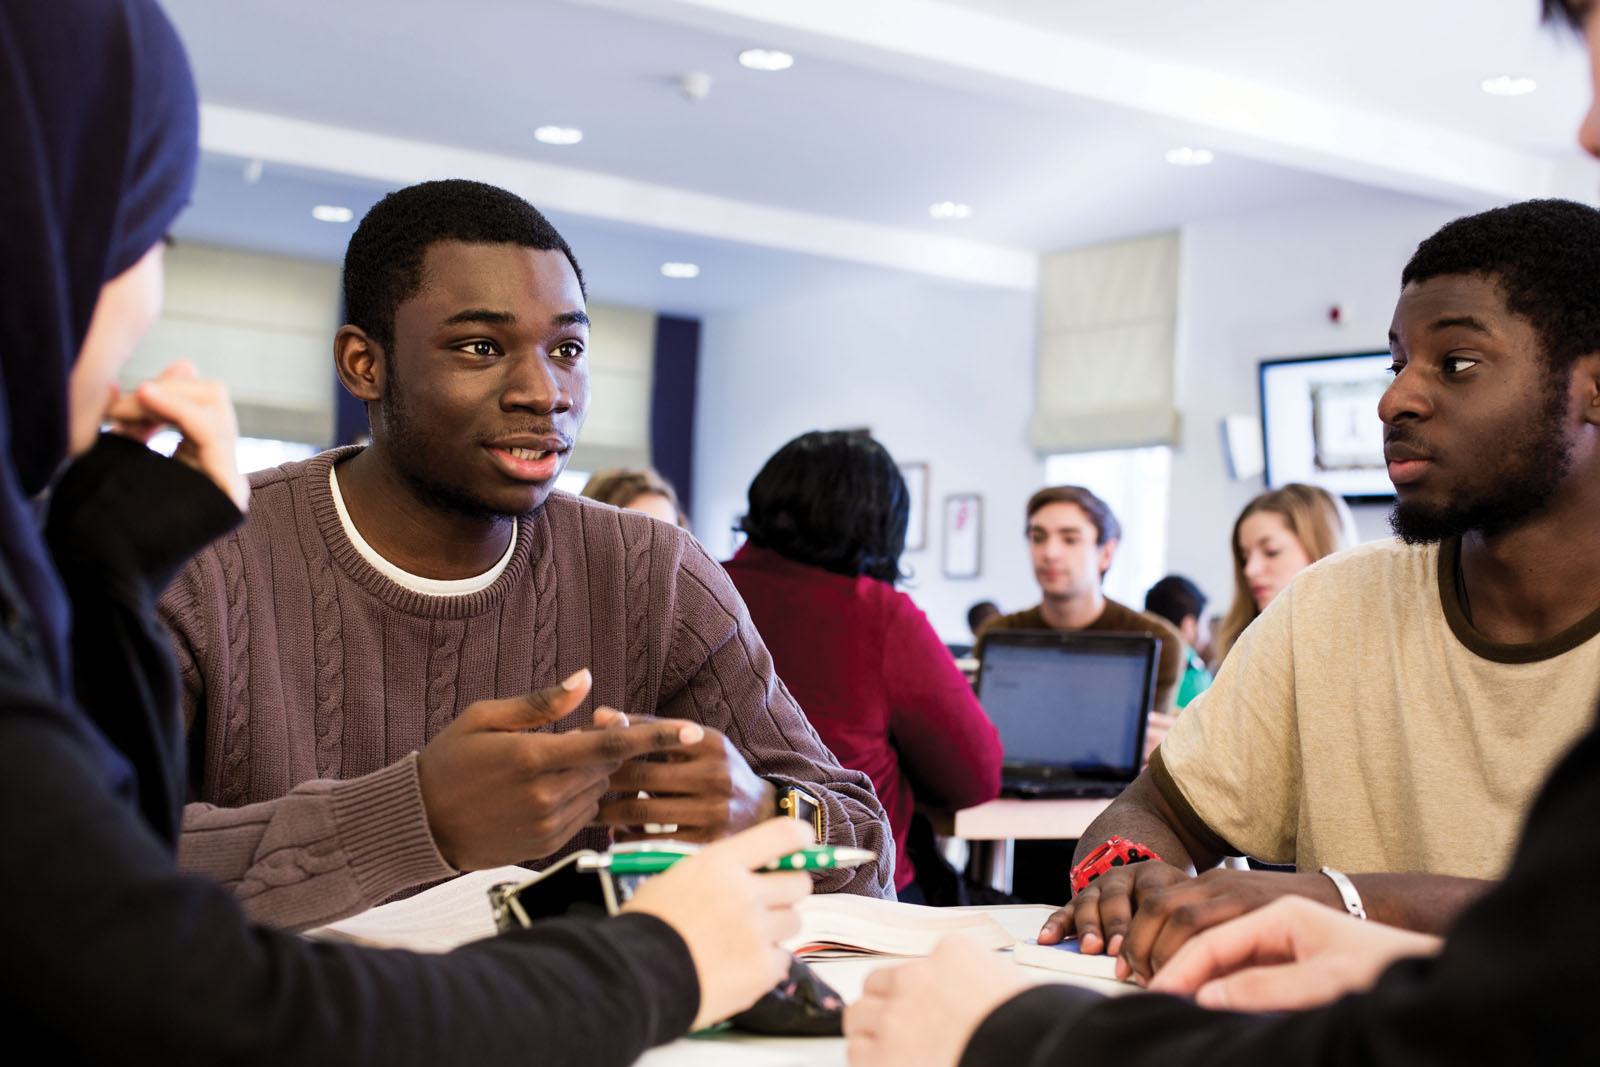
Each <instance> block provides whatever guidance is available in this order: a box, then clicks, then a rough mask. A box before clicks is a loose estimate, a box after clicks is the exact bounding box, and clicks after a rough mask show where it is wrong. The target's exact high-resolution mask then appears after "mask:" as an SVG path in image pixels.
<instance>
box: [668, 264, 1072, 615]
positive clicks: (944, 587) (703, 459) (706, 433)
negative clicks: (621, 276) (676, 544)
mask: <svg viewBox="0 0 1600 1067" xmlns="http://www.w3.org/2000/svg"><path fill="white" fill-rule="evenodd" d="M1033 349H1034V301H1033V297H1032V296H1031V295H1030V294H1024V293H1015V292H1004V291H995V290H984V289H977V288H972V287H966V286H958V285H955V284H946V283H940V282H936V281H930V280H927V279H919V278H911V277H904V278H896V277H889V276H885V277H884V278H883V279H882V280H881V281H873V282H870V283H868V284H863V285H857V286H853V287H850V288H840V289H836V290H831V291H813V292H807V293H802V294H797V295H796V296H794V297H793V298H792V299H789V300H786V301H784V302H782V303H777V304H769V305H765V306H760V307H755V308H750V309H747V310H743V311H739V312H729V313H725V314H719V315H712V316H709V317H707V318H706V319H705V320H704V324H703V332H702V334H701V351H700V384H699V397H698V410H697V416H696V431H695V501H694V530H695V533H696V534H698V535H699V536H700V538H701V539H702V540H703V541H704V542H705V545H706V547H707V548H708V549H709V550H710V551H711V553H712V554H713V555H717V556H726V555H727V554H728V552H729V551H730V550H731V546H732V544H733V541H732V535H731V534H730V532H729V531H730V528H731V527H732V526H733V524H734V522H735V521H736V520H737V518H738V517H739V516H740V515H742V514H743V513H744V509H745V490H746V489H747V488H748V487H749V484H750V480H751V479H752V478H753V477H755V474H756V472H757V471H758V470H759V469H760V468H761V465H762V464H763V463H765V462H766V460H767V457H768V456H770V455H771V454H772V453H773V452H775V451H776V450H777V449H778V447H779V446H781V445H782V444H783V443H784V442H785V441H788V440H789V439H790V438H792V437H794V436H796V435H798V434H801V433H804V432H806V431H807V430H819V429H821V430H831V429H844V428H855V427H868V428H870V429H871V430H872V432H873V434H874V436H876V437H877V438H878V439H879V440H880V441H882V442H883V443H884V445H885V446H886V447H887V448H888V449H889V451H890V452H891V453H892V454H893V455H894V457H895V459H896V460H898V461H900V462H901V463H910V462H916V461H923V462H926V463H927V464H928V475H929V491H928V542H927V548H926V549H925V550H923V551H920V552H908V553H907V554H906V556H905V557H904V561H903V562H904V564H905V565H906V566H907V567H908V568H909V569H911V570H912V571H914V577H913V578H912V580H911V581H910V582H908V583H906V584H905V585H903V586H902V588H903V589H905V591H906V592H907V593H909V594H910V595H911V596H912V597H913V598H914V599H915V600H916V602H917V604H918V605H919V606H920V607H921V608H922V609H923V610H924V611H925V612H927V614H928V617H929V619H930V620H931V621H932V623H933V625H934V627H935V629H937V630H938V631H939V633H940V634H941V635H942V636H943V637H944V638H945V639H946V640H947V641H965V640H968V632H967V623H966V612H967V608H968V607H969V606H970V605H971V604H973V603H974V602H976V601H978V600H984V599H992V600H995V601H997V602H998V603H999V604H1000V605H1001V606H1002V607H1003V608H1005V609H1006V610H1016V609H1018V608H1022V607H1026V606H1028V605H1030V604H1032V603H1035V602H1036V601H1037V599H1038V590H1037V587H1036V586H1035V585H1034V582H1033V576H1032V571H1031V570H1030V568H1029V565H1028V556H1027V550H1026V545H1025V543H1024V540H1023V537H1022V527H1023V516H1022V508H1023V504H1024V503H1025V502H1026V500H1027V498H1028V495H1029V494H1030V493H1032V492H1033V491H1034V490H1035V489H1037V488H1038V487H1039V486H1040V485H1042V484H1043V478H1044V465H1043V463H1042V462H1040V460H1039V459H1038V457H1036V456H1035V455H1034V454H1033V452H1032V451H1031V450H1030V449H1029V448H1028V445H1027V443H1026V441H1025V435H1026V432H1027V424H1028V417H1029V414H1030V412H1031V404H1032V395H1033ZM961 492H977V493H980V494H982V497H983V509H984V511H983V547H982V554H983V559H982V569H981V574H980V576H979V577H978V578H975V579H962V580H953V579H946V578H944V577H943V576H942V574H941V565H940V564H941V560H940V549H941V546H942V542H943V533H942V530H941V522H942V515H943V502H944V497H945V496H946V495H947V494H950V493H961Z"/></svg>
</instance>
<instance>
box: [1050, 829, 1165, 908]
mask: <svg viewBox="0 0 1600 1067" xmlns="http://www.w3.org/2000/svg"><path fill="white" fill-rule="evenodd" d="M1160 859H1161V857H1160V856H1158V855H1156V852H1155V849H1153V848H1151V847H1150V846H1149V845H1141V844H1138V843H1137V842H1134V841H1128V840H1125V839H1123V838H1120V837H1113V838H1111V839H1110V840H1108V841H1107V842H1106V843H1105V844H1103V845H1101V846H1099V847H1098V848H1096V849H1095V850H1094V851H1093V852H1091V853H1089V854H1088V855H1087V856H1085V857H1083V862H1082V863H1080V864H1078V865H1077V866H1076V867H1074V868H1072V870H1071V871H1070V872H1069V873H1068V874H1067V880H1068V882H1069V883H1070V884H1071V886H1072V895H1073V896H1077V895H1078V894H1079V893H1081V892H1083V888H1084V886H1086V885H1088V884H1089V883H1090V882H1092V881H1094V880H1095V879H1096V878H1098V877H1100V876H1101V875H1102V874H1105V873H1106V872H1107V871H1109V870H1111V869H1112V868H1113V867H1125V866H1127V865H1128V864H1130V863H1143V862H1144V861H1145V860H1160Z"/></svg>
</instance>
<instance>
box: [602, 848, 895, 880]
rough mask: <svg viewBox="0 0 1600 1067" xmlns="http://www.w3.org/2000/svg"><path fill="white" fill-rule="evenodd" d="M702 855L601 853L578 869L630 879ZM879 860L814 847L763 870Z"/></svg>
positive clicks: (857, 851)
mask: <svg viewBox="0 0 1600 1067" xmlns="http://www.w3.org/2000/svg"><path fill="white" fill-rule="evenodd" d="M697 851H699V850H698V849H697V848H695V847H694V846H672V845H669V846H665V847H663V846H659V845H658V846H655V847H652V848H647V849H638V850H636V851H628V852H598V853H594V854H593V855H587V856H579V857H578V869H579V870H584V871H600V870H604V871H610V872H611V873H612V874H614V875H617V876H619V877H623V876H628V875H644V874H660V873H661V872H662V871H664V870H666V869H667V868H668V867H671V866H672V865H673V864H674V863H677V862H678V861H679V860H681V859H686V858H688V857H689V856H692V855H694V854H695V853H696V852H697ZM877 858H878V854H877V853H876V852H874V851H872V850H871V849H868V848H847V847H844V846H841V845H811V846H809V847H807V848H802V849H798V850H796V851H794V852H790V853H787V854H786V855H783V856H779V857H778V858H777V859H776V860H774V861H773V862H771V863H769V864H767V865H766V866H765V867H762V868H760V869H761V870H763V871H822V870H827V869H829V868H832V867H858V866H860V865H861V864H863V863H868V862H871V861H872V860H875V859H877Z"/></svg>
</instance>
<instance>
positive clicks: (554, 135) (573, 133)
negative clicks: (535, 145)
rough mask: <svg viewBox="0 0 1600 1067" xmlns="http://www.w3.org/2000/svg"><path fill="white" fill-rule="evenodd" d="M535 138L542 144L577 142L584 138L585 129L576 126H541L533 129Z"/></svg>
mask: <svg viewBox="0 0 1600 1067" xmlns="http://www.w3.org/2000/svg"><path fill="white" fill-rule="evenodd" d="M533 139H534V140H535V141H538V142H539V143H540V144H577V143H578V142H579V141H581V140H583V131H582V130H580V129H578V128H577V127H576V126H540V127H539V128H538V129H537V130H534V131H533Z"/></svg>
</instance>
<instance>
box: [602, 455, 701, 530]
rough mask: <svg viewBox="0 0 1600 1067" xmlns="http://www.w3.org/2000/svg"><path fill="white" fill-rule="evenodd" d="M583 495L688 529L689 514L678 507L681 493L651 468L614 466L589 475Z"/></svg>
mask: <svg viewBox="0 0 1600 1067" xmlns="http://www.w3.org/2000/svg"><path fill="white" fill-rule="evenodd" d="M583 495H584V496H586V497H588V498H589V499H590V500H598V501H600V503H602V504H610V505H611V506H612V507H615V508H627V509H628V510H629V511H642V512H644V513H645V514H646V515H649V516H651V517H653V518H657V519H660V520H661V521H662V522H670V523H672V524H673V525H674V526H677V527H678V528H679V529H683V530H687V529H688V528H689V516H687V515H685V514H684V513H683V509H682V508H681V507H679V506H678V492H677V490H676V489H674V488H672V483H671V482H669V481H667V480H666V479H665V478H663V477H661V475H660V474H658V473H656V472H655V471H654V470H652V469H650V468H649V467H613V468H612V469H610V470H604V471H597V472H595V473H594V474H591V475H590V476H589V481H588V482H587V483H586V484H585V485H584V487H583Z"/></svg>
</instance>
